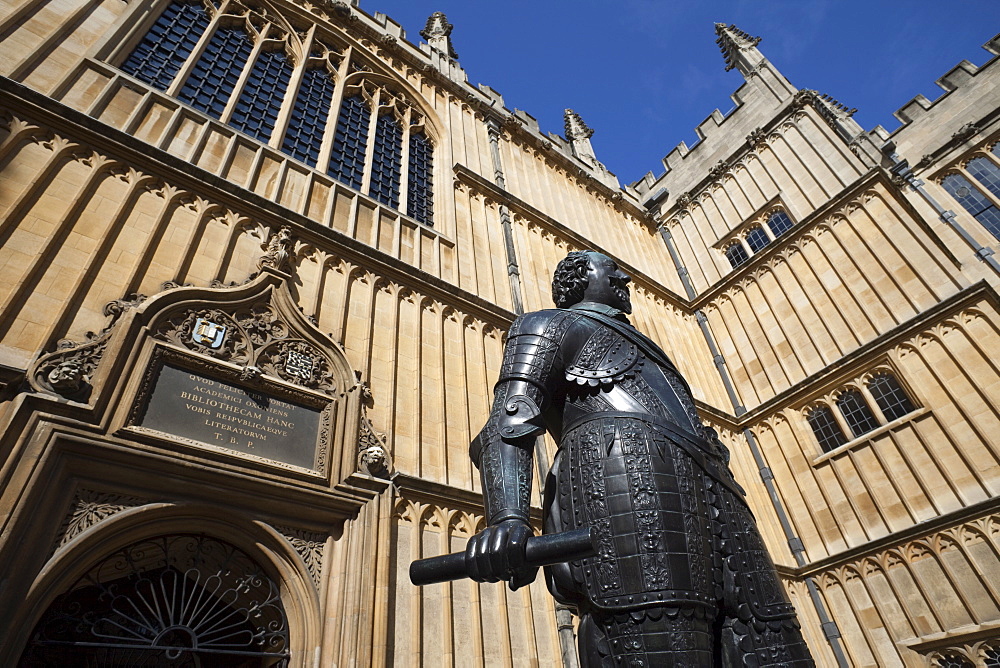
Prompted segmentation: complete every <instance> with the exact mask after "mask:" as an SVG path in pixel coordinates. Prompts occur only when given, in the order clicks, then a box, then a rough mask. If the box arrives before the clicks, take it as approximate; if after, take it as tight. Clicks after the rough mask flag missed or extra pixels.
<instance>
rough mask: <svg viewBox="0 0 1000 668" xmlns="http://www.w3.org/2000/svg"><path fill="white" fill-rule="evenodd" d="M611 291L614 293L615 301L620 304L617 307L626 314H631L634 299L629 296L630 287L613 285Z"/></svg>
mask: <svg viewBox="0 0 1000 668" xmlns="http://www.w3.org/2000/svg"><path fill="white" fill-rule="evenodd" d="M611 291H612V292H613V293H614V295H615V299H616V300H617V301H618V304H616V306H617V307H618V308H619V309H621V310H622V311H624V312H625V313H631V312H632V297H631V295H630V294H629V291H628V287H626V286H624V285H616V284H615V283H612V284H611Z"/></svg>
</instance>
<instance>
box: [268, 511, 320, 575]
mask: <svg viewBox="0 0 1000 668" xmlns="http://www.w3.org/2000/svg"><path fill="white" fill-rule="evenodd" d="M274 528H275V529H276V530H277V531H278V532H279V533H280V534H281V535H282V536H284V537H285V540H287V541H288V542H289V543H291V544H292V547H293V548H295V551H296V552H297V553H298V555H299V556H300V557H302V561H303V562H304V563H305V565H306V568H307V569H308V570H309V576H310V577H311V578H312V581H313V584H314V585H316V589H319V583H320V578H321V577H323V550H324V548H325V547H326V536H324V535H323V534H321V533H317V532H315V531H305V530H303V529H293V528H291V527H285V526H278V525H275V527H274Z"/></svg>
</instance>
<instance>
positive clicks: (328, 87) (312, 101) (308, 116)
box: [281, 67, 334, 167]
mask: <svg viewBox="0 0 1000 668" xmlns="http://www.w3.org/2000/svg"><path fill="white" fill-rule="evenodd" d="M333 89H334V84H333V80H332V79H331V78H330V74H329V72H327V71H326V69H325V68H322V67H313V68H310V69H308V70H306V72H305V74H304V75H303V77H302V86H301V88H300V89H299V96H298V97H297V98H295V107H294V108H293V109H292V116H291V119H289V122H288V130H287V131H286V132H285V143H284V144H283V145H282V147H281V150H282V151H284V152H285V153H287V154H288V155H290V156H292V157H293V158H296V159H298V160H301V161H302V162H304V163H306V164H307V165H309V166H310V167H315V166H316V161H317V160H318V159H319V150H320V147H321V146H322V145H323V125H324V123H325V121H326V117H327V114H329V113H330V101H331V100H332V99H333Z"/></svg>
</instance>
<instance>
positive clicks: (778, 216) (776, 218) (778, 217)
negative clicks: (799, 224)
mask: <svg viewBox="0 0 1000 668" xmlns="http://www.w3.org/2000/svg"><path fill="white" fill-rule="evenodd" d="M792 225H793V223H792V219H791V218H789V217H788V214H787V213H785V212H784V211H775V212H774V213H772V214H771V215H770V216H769V217H768V219H767V226H768V227H769V228H771V234H773V235H774V236H775V238H777V237H780V236H781V235H782V234H784V233H785V232H787V231H788V230H790V229H792Z"/></svg>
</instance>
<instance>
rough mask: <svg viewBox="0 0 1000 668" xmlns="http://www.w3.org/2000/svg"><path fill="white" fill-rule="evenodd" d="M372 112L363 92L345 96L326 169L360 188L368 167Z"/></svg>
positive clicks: (340, 179)
mask: <svg viewBox="0 0 1000 668" xmlns="http://www.w3.org/2000/svg"><path fill="white" fill-rule="evenodd" d="M370 116H371V111H370V110H369V108H368V104H367V103H366V102H365V101H364V99H362V97H361V96H360V95H354V96H352V97H349V98H347V99H346V100H344V103H343V104H342V105H341V106H340V118H339V119H338V120H337V132H336V134H335V135H334V138H333V153H332V154H331V156H330V168H329V169H328V170H327V171H328V172H329V174H330V176H332V177H333V178H335V179H337V180H338V181H341V182H342V183H346V184H347V185H349V186H351V187H352V188H355V189H357V190H361V179H362V177H363V176H364V171H365V147H366V146H367V145H368V119H369V117H370Z"/></svg>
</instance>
